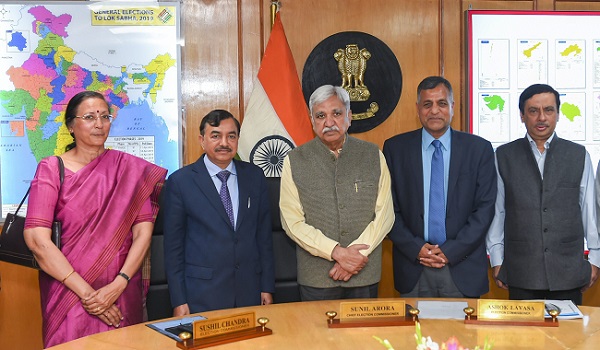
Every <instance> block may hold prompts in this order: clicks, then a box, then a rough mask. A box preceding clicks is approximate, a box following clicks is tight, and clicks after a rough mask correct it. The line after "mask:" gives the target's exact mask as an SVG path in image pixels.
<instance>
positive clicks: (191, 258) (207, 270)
mask: <svg viewBox="0 0 600 350" xmlns="http://www.w3.org/2000/svg"><path fill="white" fill-rule="evenodd" d="M239 133H240V124H239V122H238V121H237V120H236V119H235V118H234V117H233V115H231V113H229V112H227V111H224V110H214V111H212V112H210V113H208V114H207V115H206V116H205V117H204V118H203V119H202V122H201V123H200V142H201V144H202V147H203V148H204V152H205V154H204V155H203V156H202V157H200V159H198V160H197V161H196V162H195V163H193V164H191V165H188V166H186V167H184V168H182V169H180V170H178V171H176V172H175V173H173V174H172V175H171V176H170V177H169V179H168V181H167V185H166V189H165V202H164V207H163V208H164V210H165V216H164V235H165V236H164V247H165V269H166V273H167V280H168V283H169V292H170V294H171V304H172V305H173V307H174V309H173V315H174V316H182V315H187V314H190V313H196V312H201V311H208V310H215V309H225V308H232V307H240V306H249V305H260V304H271V303H272V302H273V298H272V295H271V293H273V292H274V291H275V273H274V263H273V241H272V236H271V235H272V232H271V214H270V206H269V196H268V193H267V185H266V180H265V177H264V174H263V171H262V170H261V169H260V168H259V167H257V166H255V165H253V164H250V163H247V162H242V161H238V160H234V159H233V158H234V156H235V154H236V152H237V145H238V139H239Z"/></svg>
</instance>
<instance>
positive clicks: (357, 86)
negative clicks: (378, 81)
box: [333, 44, 371, 101]
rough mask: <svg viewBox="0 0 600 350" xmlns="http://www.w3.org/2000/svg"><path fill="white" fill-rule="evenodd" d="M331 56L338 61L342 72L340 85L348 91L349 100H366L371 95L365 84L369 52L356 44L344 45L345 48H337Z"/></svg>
mask: <svg viewBox="0 0 600 350" xmlns="http://www.w3.org/2000/svg"><path fill="white" fill-rule="evenodd" d="M333 58H335V60H336V61H337V62H338V69H339V71H340V73H341V74H342V87H343V88H344V89H346V91H348V94H349V95H350V101H366V100H368V99H369V97H370V96H371V93H370V92H369V89H368V88H367V86H366V85H365V80H364V79H365V71H366V70H367V60H368V59H369V58H371V53H370V52H369V51H368V50H367V49H359V48H358V45H356V44H348V45H346V49H345V50H344V49H338V50H337V51H336V52H335V53H334V54H333Z"/></svg>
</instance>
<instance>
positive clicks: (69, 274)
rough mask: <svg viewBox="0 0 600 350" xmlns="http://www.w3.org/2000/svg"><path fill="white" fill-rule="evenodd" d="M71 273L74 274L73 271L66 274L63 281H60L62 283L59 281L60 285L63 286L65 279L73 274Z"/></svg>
mask: <svg viewBox="0 0 600 350" xmlns="http://www.w3.org/2000/svg"><path fill="white" fill-rule="evenodd" d="M73 272H75V269H73V270H71V272H69V273H68V274H67V275H66V276H65V278H63V279H62V281H60V283H62V284H65V281H66V280H67V278H69V277H70V276H71V275H72V274H73Z"/></svg>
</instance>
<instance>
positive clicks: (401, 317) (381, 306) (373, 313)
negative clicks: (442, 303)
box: [325, 301, 419, 328]
mask: <svg viewBox="0 0 600 350" xmlns="http://www.w3.org/2000/svg"><path fill="white" fill-rule="evenodd" d="M325 315H326V316H327V327H328V328H355V327H389V326H414V325H415V323H416V322H417V321H418V320H419V310H418V309H415V308H412V307H408V315H406V305H405V303H404V301H374V302H342V303H340V316H341V319H338V318H336V316H337V315H338V313H337V312H336V311H327V312H326V313H325Z"/></svg>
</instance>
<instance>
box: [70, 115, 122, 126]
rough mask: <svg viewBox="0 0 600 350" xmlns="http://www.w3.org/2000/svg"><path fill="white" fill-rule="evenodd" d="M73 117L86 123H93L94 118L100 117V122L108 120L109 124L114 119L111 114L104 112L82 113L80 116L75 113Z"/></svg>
mask: <svg viewBox="0 0 600 350" xmlns="http://www.w3.org/2000/svg"><path fill="white" fill-rule="evenodd" d="M75 118H79V119H81V120H83V121H85V122H88V123H93V122H95V121H96V119H100V121H101V122H102V123H106V122H108V123H109V124H110V123H112V121H113V120H114V119H115V118H114V117H113V116H112V115H111V114H105V115H99V116H95V115H93V114H86V115H82V116H78V115H76V116H75Z"/></svg>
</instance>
